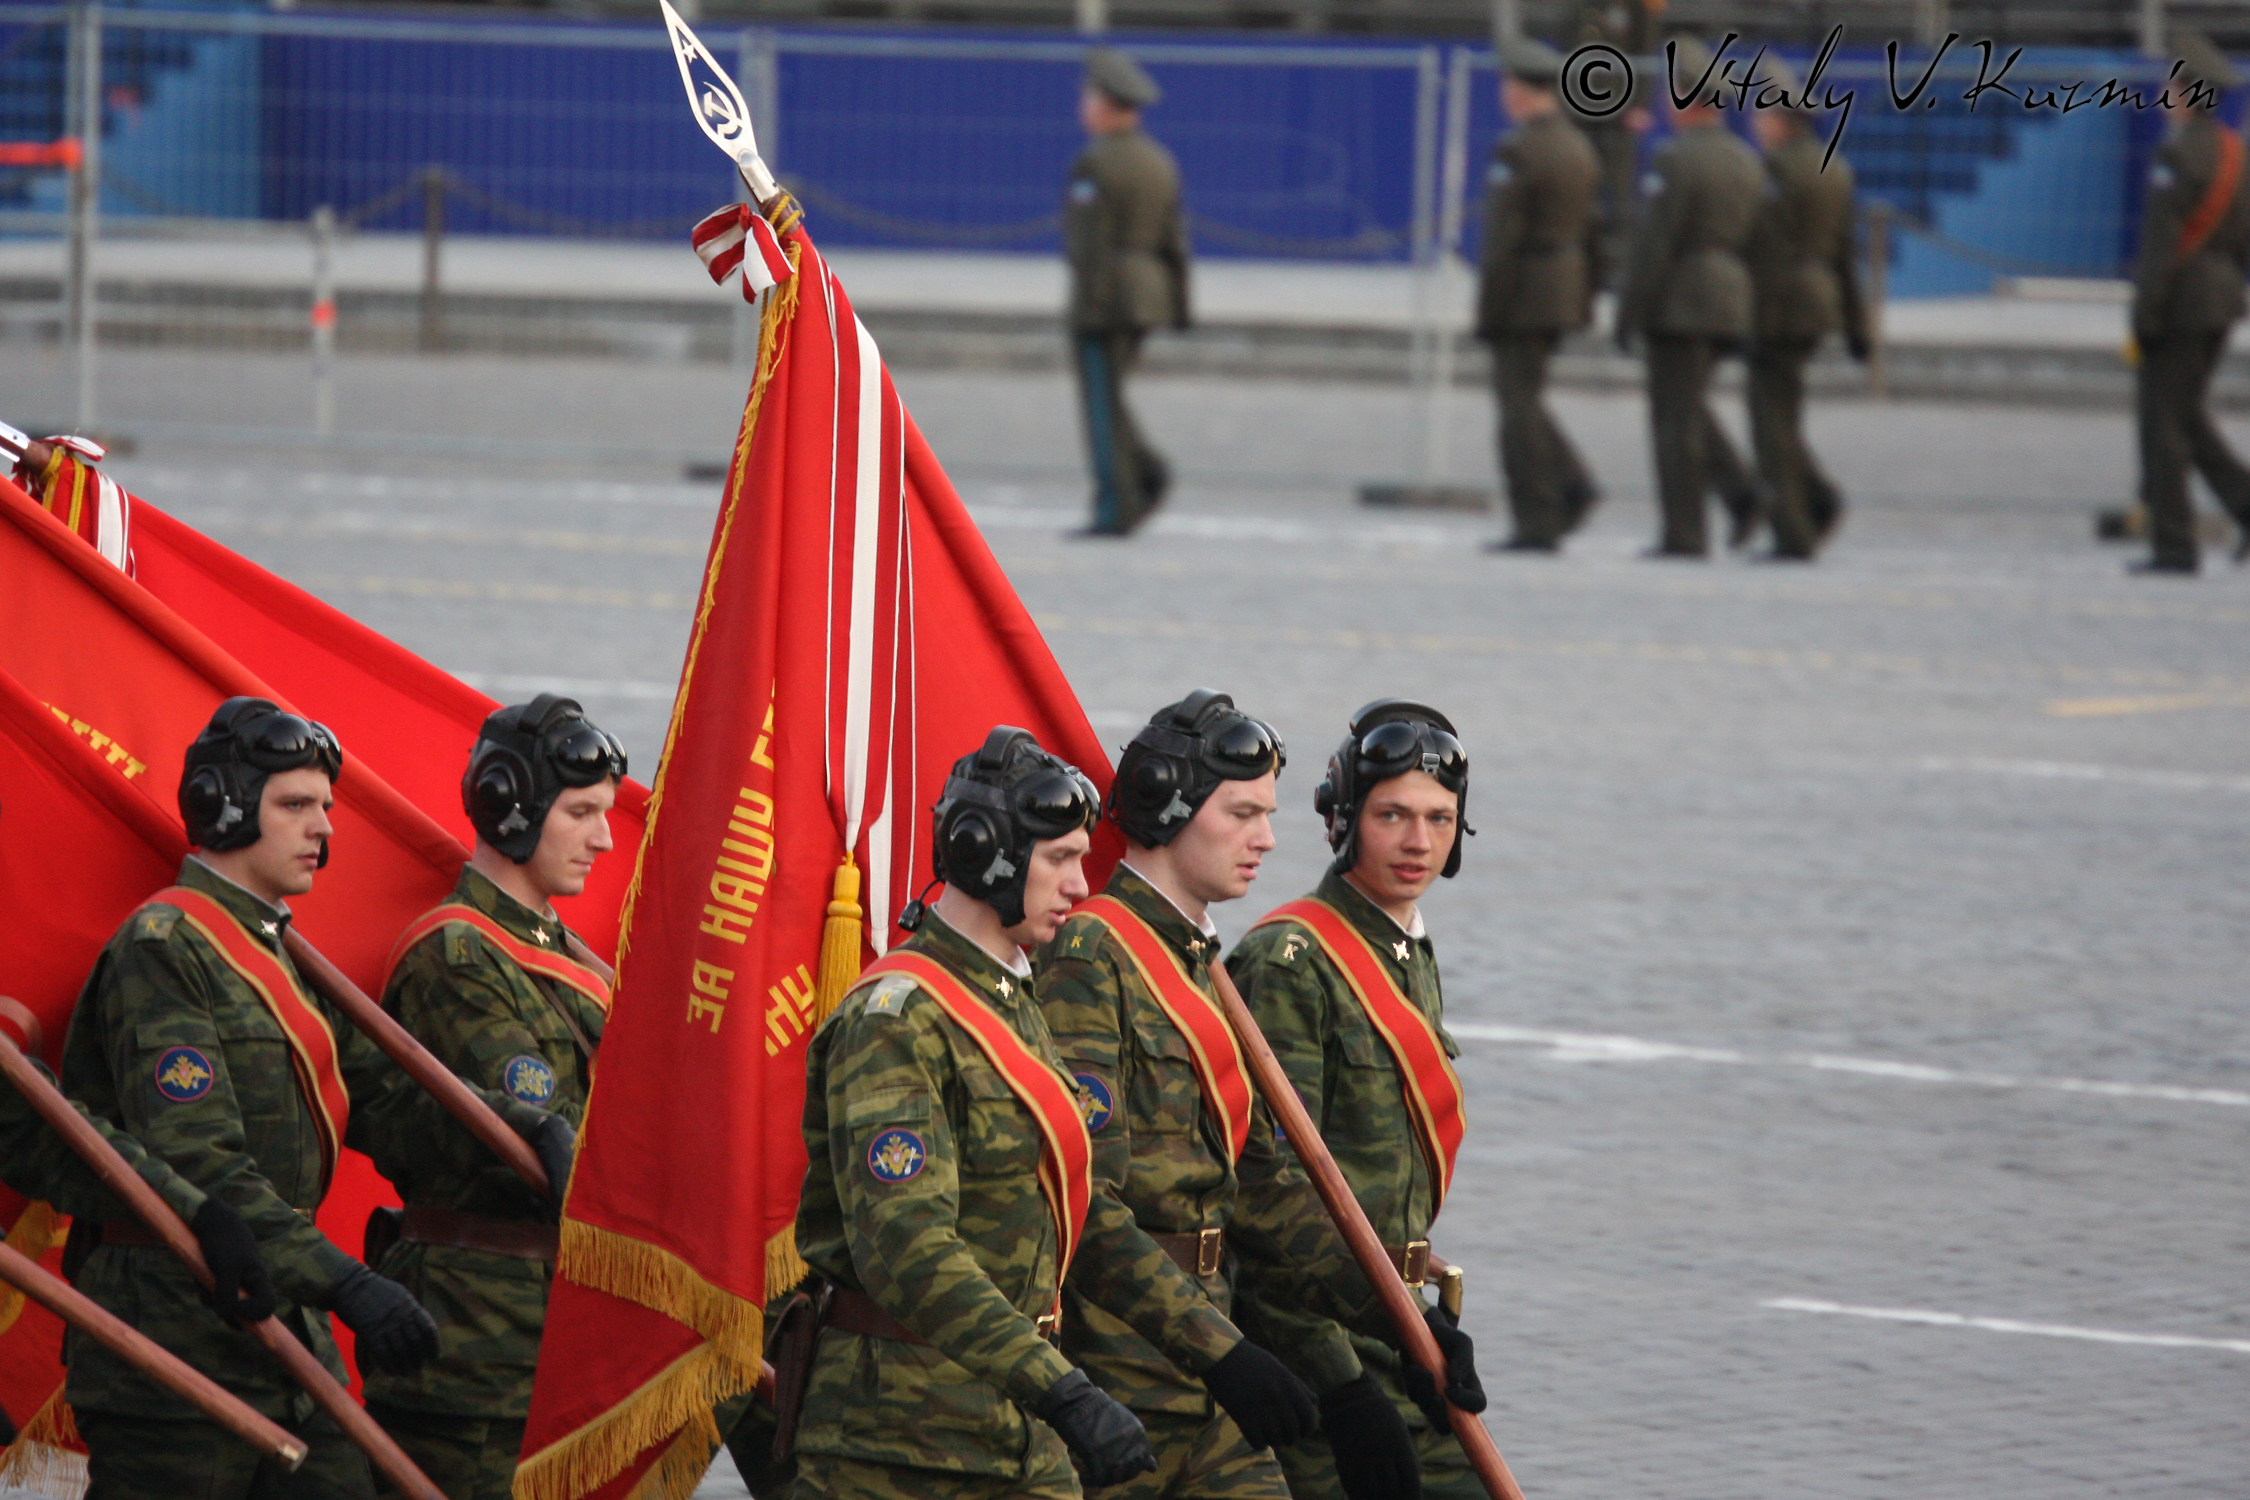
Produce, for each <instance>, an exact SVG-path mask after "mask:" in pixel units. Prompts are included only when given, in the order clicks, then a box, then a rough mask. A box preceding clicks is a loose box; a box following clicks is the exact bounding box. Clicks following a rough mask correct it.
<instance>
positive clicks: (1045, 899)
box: [1007, 829, 1093, 948]
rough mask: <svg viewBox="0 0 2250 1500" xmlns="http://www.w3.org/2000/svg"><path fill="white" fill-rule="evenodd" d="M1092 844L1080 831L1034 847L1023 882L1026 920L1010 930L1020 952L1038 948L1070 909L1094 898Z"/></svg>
mask: <svg viewBox="0 0 2250 1500" xmlns="http://www.w3.org/2000/svg"><path fill="white" fill-rule="evenodd" d="M1092 843H1093V840H1092V839H1090V838H1088V837H1087V836H1086V831H1085V830H1084V829H1080V830H1079V831H1077V832H1076V833H1066V834H1064V835H1063V836H1062V837H1061V838H1059V839H1041V840H1040V841H1039V842H1038V843H1036V844H1033V845H1032V846H1031V867H1030V869H1029V870H1027V871H1026V872H1025V873H1024V878H1023V920H1022V921H1021V922H1018V923H1017V924H1016V925H1015V926H1013V927H1010V928H1008V929H1007V935H1008V939H1009V941H1010V942H1013V943H1014V944H1015V945H1016V946H1017V947H1019V948H1036V947H1038V946H1039V945H1040V944H1042V943H1044V942H1046V941H1047V940H1048V939H1049V938H1051V937H1053V936H1054V935H1055V929H1056V928H1058V927H1060V926H1062V924H1063V918H1065V917H1067V916H1069V915H1070V909H1071V908H1072V907H1073V906H1076V905H1077V904H1078V903H1079V902H1081V901H1083V900H1085V899H1086V898H1087V897H1088V896H1090V895H1092V894H1093V891H1092V889H1091V888H1090V887H1089V886H1088V885H1087V884H1086V850H1087V849H1088V848H1089V847H1090V846H1091V845H1092Z"/></svg>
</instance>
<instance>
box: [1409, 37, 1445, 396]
mask: <svg viewBox="0 0 2250 1500" xmlns="http://www.w3.org/2000/svg"><path fill="white" fill-rule="evenodd" d="M1443 93H1444V80H1443V78H1442V76H1441V74H1440V69H1439V66H1438V49H1437V48H1435V47H1424V48H1422V49H1421V52H1420V55H1419V56H1418V57H1417V58H1416V60H1415V68H1414V222H1413V228H1412V231H1411V234H1412V242H1411V251H1410V253H1411V254H1412V255H1413V257H1414V331H1413V336H1412V344H1411V347H1410V350H1409V355H1408V366H1409V371H1410V376H1409V378H1410V379H1412V380H1413V381H1414V382H1415V383H1416V384H1420V383H1422V382H1424V381H1426V380H1428V379H1429V374H1430V301H1431V288H1430V270H1431V266H1430V249H1431V246H1432V245H1433V244H1435V243H1436V240H1437V189H1438V182H1437V179H1438V129H1439V124H1438V113H1439V108H1440V106H1441V104H1442V103H1443Z"/></svg>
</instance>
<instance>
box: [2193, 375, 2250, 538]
mask: <svg viewBox="0 0 2250 1500" xmlns="http://www.w3.org/2000/svg"><path fill="white" fill-rule="evenodd" d="M2195 339H2196V342H2197V344H2198V345H2199V347H2198V349H2197V350H2196V362H2195V366H2194V369H2193V370H2192V371H2191V372H2190V374H2189V377H2188V378H2189V379H2190V380H2192V382H2193V383H2192V385H2191V386H2189V388H2188V390H2187V391H2186V392H2183V394H2185V395H2186V397H2187V405H2186V407H2185V408H2184V409H2183V410H2182V411H2181V413H2180V420H2181V425H2182V428H2183V430H2184V431H2185V433H2186V435H2187V444H2188V457H2189V459H2190V461H2191V462H2193V463H2194V465H2195V467H2196V471H2197V472H2198V473H2200V474H2201V475H2202V476H2203V482H2204V483H2205V484H2208V485H2209V486H2211V493H2213V494H2214V495H2217V496H2218V497H2219V504H2220V505H2222V506H2224V507H2225V508H2226V512H2227V514H2228V515H2230V516H2232V517H2233V518H2234V524H2235V525H2237V526H2240V527H2242V528H2244V529H2245V531H2250V468H2245V467H2243V463H2242V460H2241V459H2239V458H2237V457H2235V453H2234V449H2233V448H2232V447H2231V446H2229V445H2228V443H2227V440H2226V438H2225V437H2224V436H2222V435H2221V434H2220V432H2219V425H2218V424H2217V423H2216V422H2214V421H2212V420H2211V376H2212V374H2213V373H2214V372H2215V371H2216V370H2217V369H2218V367H2219V360H2220V359H2221V358H2222V357H2223V356H2224V355H2225V354H2226V348H2227V336H2226V333H2225V331H2224V330H2215V331H2213V332H2211V333H2205V334H2197V335H2195Z"/></svg>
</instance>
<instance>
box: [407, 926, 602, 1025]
mask: <svg viewBox="0 0 2250 1500" xmlns="http://www.w3.org/2000/svg"><path fill="white" fill-rule="evenodd" d="M448 922H464V923H467V924H468V925H469V926H471V927H474V928H475V929H476V930H477V933H478V935H479V936H481V937H482V938H484V940H485V941H486V942H489V943H490V944H492V946H493V947H495V948H498V949H499V950H500V951H501V952H502V953H505V954H507V955H508V958H509V960H510V961H511V962H513V963H514V964H515V966H516V967H517V968H519V969H521V970H523V971H524V972H525V973H527V974H544V975H546V976H547V977H548V978H549V979H552V980H554V981H555V982H556V983H557V984H562V985H567V986H569V987H570V988H571V989H574V990H576V991H578V993H579V994H581V995H584V996H585V997H586V998H587V999H589V1000H591V1001H593V1002H594V1004H595V1005H596V1006H597V1007H598V1008H599V1009H600V1010H601V1013H602V1014H603V1015H605V1016H606V1015H608V1014H609V986H608V985H606V984H604V983H602V977H601V976H600V975H599V974H596V973H595V972H594V971H593V970H591V969H589V968H586V967H585V966H584V965H582V964H580V963H578V962H577V961H576V960H575V959H570V958H565V957H564V956H563V955H562V954H560V953H555V952H552V951H550V950H548V949H546V948H542V947H539V946H538V945H537V944H534V943H527V942H525V941H524V940H523V939H521V938H519V937H517V936H516V935H515V934H514V933H512V932H510V931H508V929H507V928H505V927H502V926H501V925H500V924H499V923H498V922H496V921H494V920H493V919H492V918H491V917H488V916H486V915H485V914H484V913H483V912H481V911H478V910H477V909H476V908H475V907H473V906H469V905H466V904H464V903H462V902H459V901H448V902H446V903H445V904H444V905H443V906H433V907H431V908H430V909H429V910H428V911H426V912H424V913H422V915H420V916H418V917H416V918H415V919H414V920H413V921H412V922H409V923H408V924H407V925H406V931H404V932H402V933H400V934H399V939H398V941H397V942H396V943H395V944H393V945H392V947H391V956H390V961H389V962H387V963H385V964H384V965H383V988H384V989H385V990H388V989H389V988H390V987H391V973H392V971H393V970H395V969H396V968H397V967H398V961H399V960H400V959H402V958H404V957H406V954H407V950H408V949H410V948H412V947H413V946H414V945H415V944H416V943H419V942H420V941H422V939H424V938H426V937H428V936H429V935H430V934H431V933H433V932H435V931H437V930H438V929H439V928H440V927H443V926H444V925H445V924H446V923H448Z"/></svg>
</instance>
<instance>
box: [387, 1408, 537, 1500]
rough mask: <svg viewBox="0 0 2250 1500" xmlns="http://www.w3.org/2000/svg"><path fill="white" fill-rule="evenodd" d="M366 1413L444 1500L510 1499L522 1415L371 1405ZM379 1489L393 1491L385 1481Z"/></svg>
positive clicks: (520, 1448)
mask: <svg viewBox="0 0 2250 1500" xmlns="http://www.w3.org/2000/svg"><path fill="white" fill-rule="evenodd" d="M367 1411H368V1414H369V1415H370V1416H372V1417H374V1419H375V1420H376V1422H377V1423H378V1424H380V1425H381V1427H382V1429H383V1430H384V1431H385V1432H387V1433H389V1434H390V1435H391V1436H392V1438H394V1439H395V1440H396V1441H397V1443H398V1445H399V1446H400V1447H401V1448H404V1449H405V1450H406V1456H407V1457H408V1458H411V1459H413V1460H414V1466H415V1467H416V1468H418V1469H420V1470H421V1471H422V1472H423V1473H424V1474H427V1475H428V1476H429V1477H430V1483H432V1484H434V1485H436V1486H437V1487H438V1488H439V1489H441V1490H443V1491H445V1497H446V1500H509V1496H510V1495H512V1494H513V1493H514V1490H515V1480H516V1456H517V1455H518V1454H520V1453H522V1452H523V1422H524V1419H523V1418H521V1417H479V1416H465V1415H462V1414H459V1413H455V1412H437V1411H405V1410H401V1409H400V1408H398V1407H395V1406H378V1405H375V1404H374V1403H369V1405H368V1408H367ZM383 1493H385V1494H392V1493H395V1492H394V1491H392V1490H391V1488H390V1487H389V1486H388V1485H387V1484H386V1485H384V1486H383Z"/></svg>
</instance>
